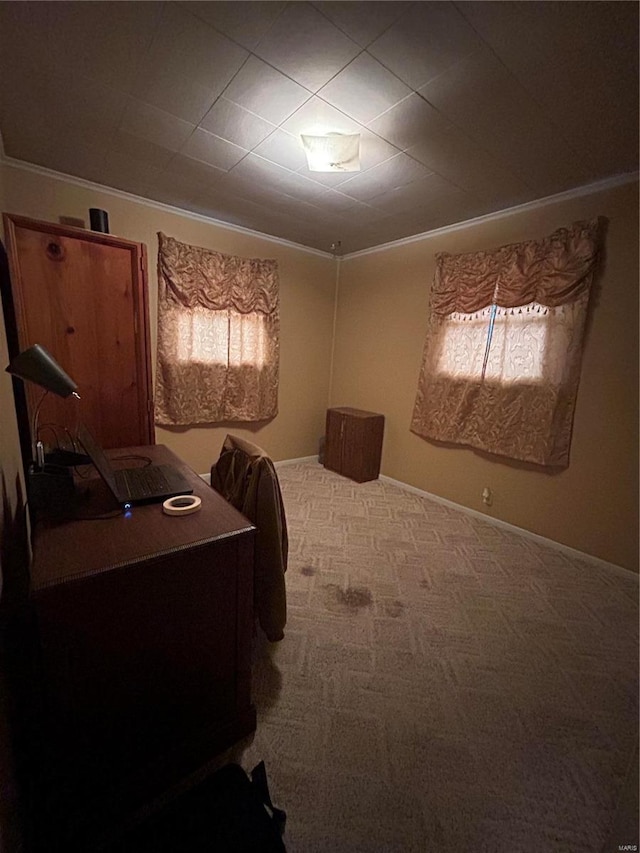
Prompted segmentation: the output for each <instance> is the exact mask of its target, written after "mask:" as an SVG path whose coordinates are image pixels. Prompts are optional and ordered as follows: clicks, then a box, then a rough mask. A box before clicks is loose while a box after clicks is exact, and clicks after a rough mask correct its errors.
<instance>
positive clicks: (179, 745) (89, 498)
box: [31, 445, 256, 851]
mask: <svg viewBox="0 0 640 853" xmlns="http://www.w3.org/2000/svg"><path fill="white" fill-rule="evenodd" d="M126 454H141V455H144V456H147V457H150V458H151V460H152V461H153V462H154V463H160V462H170V463H172V464H174V465H176V466H177V467H179V468H180V469H181V470H182V471H183V473H184V474H185V476H187V477H188V479H189V480H190V482H191V483H192V484H193V489H194V493H195V494H197V495H199V497H200V498H201V499H202V508H201V510H200V511H199V512H197V513H194V514H192V515H188V516H179V517H176V516H168V515H166V514H164V513H163V512H162V504H161V503H157V504H150V505H146V506H140V507H134V508H133V509H132V510H131V511H130V512H128V513H124V514H123V513H118V514H117V515H116V516H115V517H106V518H100V519H95V520H79V518H80V517H82V518H83V519H84V518H87V517H90V516H96V515H105V516H110V514H111V513H113V512H114V511H116V510H117V507H116V504H115V502H114V499H113V497H112V496H111V494H110V493H109V492H108V490H107V489H106V487H105V486H104V484H103V483H102V481H101V480H99V479H97V478H96V477H93V476H92V479H89V480H86V481H85V480H81V481H80V483H79V485H78V492H79V495H80V497H79V501H78V506H77V507H76V509H75V513H76V516H77V517H76V518H72V519H69V520H67V521H58V522H48V523H47V522H39V523H37V525H36V527H35V532H34V542H33V564H32V572H31V598H32V602H33V605H34V608H35V612H36V619H37V624H38V630H39V637H40V648H41V672H42V713H41V733H42V744H41V757H42V768H43V770H42V780H43V782H42V786H41V788H42V792H43V795H42V797H41V798H40V799H41V802H42V803H44V806H43V809H44V814H45V817H51V816H52V815H53V816H55V815H58V816H59V815H60V814H64V815H65V816H66V817H67V818H68V819H66V820H65V826H62V827H56V829H55V832H57V833H59V837H60V838H61V839H62V841H61V843H60V846H59V848H58V847H57V846H55V844H53V843H51V841H52V837H51V835H49V837H48V841H47V845H48V846H46V849H47V850H51V851H53V850H57V849H61V850H62V849H65V851H68V850H72V849H75V847H74V845H76V841H77V845H76V846H77V849H83V847H82V845H83V844H84V845H85V847H84V849H89V848H88V846H87V841H86V840H82V839H83V832H84V830H83V829H82V826H81V824H87V826H88V825H89V824H90V823H91V822H92V821H94V819H95V822H97V823H99V822H100V819H101V818H100V816H102V819H103V820H104V821H106V822H109V821H113V820H114V815H116V816H117V815H118V814H119V813H124V812H126V811H127V809H135V808H136V807H138V806H139V805H140V804H141V803H143V802H144V801H145V800H147V799H148V798H149V797H151V796H154V795H156V794H158V793H160V792H161V791H162V790H163V789H164V788H166V787H167V786H168V785H170V784H171V783H175V782H176V781H178V780H179V779H180V778H181V777H183V776H185V775H187V774H189V773H191V772H194V771H195V770H197V769H198V768H199V767H202V766H203V765H204V764H206V763H207V761H210V760H211V758H212V757H214V756H215V755H216V754H217V753H219V752H221V751H222V750H224V749H226V748H227V747H228V746H230V745H231V744H232V743H234V742H235V741H237V740H238V739H240V738H241V737H243V736H245V735H247V734H249V733H250V732H252V731H253V730H254V729H255V724H256V717H255V709H254V707H253V705H252V703H251V695H250V688H251V641H252V630H253V615H252V606H253V605H252V602H253V586H252V584H253V534H254V532H255V529H254V527H253V526H252V525H251V523H250V522H249V521H248V520H247V519H246V518H245V517H244V516H242V515H241V514H240V513H239V512H237V511H236V510H235V509H234V508H233V507H231V506H230V504H228V503H227V502H226V501H225V500H224V499H223V498H222V497H221V496H220V495H218V493H217V492H215V491H214V490H213V489H211V488H210V487H209V486H208V485H207V484H206V483H204V482H203V481H202V479H201V478H200V477H198V476H197V475H196V474H195V473H194V472H193V471H191V470H190V469H189V468H188V467H187V466H186V465H184V464H183V463H182V462H181V461H180V460H179V459H178V458H177V457H176V456H175V455H174V454H173V453H171V451H169V450H168V449H167V448H166V447H164V446H161V445H156V446H153V447H138V448H128V449H126V450H123V449H119V450H117V451H112V452H111V453H110V455H111V456H112V457H117V456H123V455H126ZM126 464H127V465H131V464H135V463H132V462H130V461H129V462H127V463H126ZM88 470H90V469H88ZM45 822H46V821H45ZM67 824H69V825H70V826H68V825H67ZM65 833H67V834H66V835H65ZM76 836H77V839H76Z"/></svg>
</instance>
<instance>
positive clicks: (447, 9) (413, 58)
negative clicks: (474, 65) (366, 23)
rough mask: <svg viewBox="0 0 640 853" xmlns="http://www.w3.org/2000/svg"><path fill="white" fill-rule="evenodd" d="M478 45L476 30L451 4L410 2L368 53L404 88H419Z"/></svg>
mask: <svg viewBox="0 0 640 853" xmlns="http://www.w3.org/2000/svg"><path fill="white" fill-rule="evenodd" d="M480 45H481V41H480V39H479V38H478V36H477V35H476V33H475V31H474V30H473V28H472V27H471V26H470V25H469V24H468V23H467V21H466V20H465V19H464V18H463V17H462V16H461V15H460V13H459V12H458V10H457V9H456V7H455V6H454V4H453V3H449V2H437V3H411V4H410V5H409V8H408V9H407V11H406V12H405V13H404V14H403V15H402V17H401V18H400V19H399V20H398V21H396V23H395V24H393V26H391V27H390V28H389V29H388V30H387V31H386V32H385V33H384V34H383V35H381V36H380V38H378V39H376V41H374V42H373V44H371V45H369V47H368V51H369V53H370V54H371V55H372V56H375V58H376V59H377V60H378V61H379V62H381V63H382V64H383V65H385V66H386V67H387V68H388V69H389V70H390V71H393V73H394V74H396V75H397V76H398V77H400V79H401V80H404V82H405V83H407V85H409V86H411V87H412V88H413V89H418V88H419V87H420V86H424V84H425V83H427V82H428V81H429V80H432V79H433V78H434V77H436V76H437V75H438V74H441V73H442V72H443V71H446V69H447V68H451V66H453V65H455V64H456V63H457V62H459V61H460V60H461V59H464V57H465V56H467V55H468V54H469V53H472V52H473V51H475V50H477V49H478V48H479V46H480Z"/></svg>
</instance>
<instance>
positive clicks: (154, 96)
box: [131, 67, 219, 124]
mask: <svg viewBox="0 0 640 853" xmlns="http://www.w3.org/2000/svg"><path fill="white" fill-rule="evenodd" d="M218 88H219V87H218ZM218 88H214V89H211V88H210V87H209V86H203V85H202V84H201V83H196V82H195V81H194V80H192V79H191V78H189V77H185V76H184V75H183V74H175V73H174V72H173V71H170V70H169V69H168V68H152V67H148V68H146V69H145V72H144V73H143V74H141V75H140V76H139V77H138V78H137V81H136V83H135V84H134V85H133V87H132V91H131V94H132V95H134V96H136V97H138V98H139V99H140V100H143V101H145V102H146V103H149V104H152V105H153V106H156V107H158V108H159V109H161V110H164V111H165V112H167V113H171V114H172V115H174V116H177V118H181V119H184V121H188V122H190V123H191V124H199V123H200V121H201V120H202V118H203V117H204V116H205V115H206V114H207V112H208V111H209V109H210V108H211V105H212V104H213V102H214V101H215V99H216V97H217V95H218Z"/></svg>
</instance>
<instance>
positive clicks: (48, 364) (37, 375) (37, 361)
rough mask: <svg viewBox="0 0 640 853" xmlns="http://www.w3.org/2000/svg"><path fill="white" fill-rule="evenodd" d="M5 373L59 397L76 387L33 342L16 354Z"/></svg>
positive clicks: (48, 354)
mask: <svg viewBox="0 0 640 853" xmlns="http://www.w3.org/2000/svg"><path fill="white" fill-rule="evenodd" d="M6 371H7V373H11V374H12V375H13V376H18V377H19V378H20V379H24V380H28V381H29V382H35V384H36V385H40V386H41V387H42V388H46V390H47V391H52V392H53V393H54V394H57V395H58V396H59V397H68V396H69V395H70V394H73V392H74V391H75V390H76V388H77V387H78V386H77V385H76V383H75V382H74V381H73V379H72V378H71V377H70V376H69V375H68V374H67V373H65V371H64V370H63V369H62V368H61V367H60V365H59V364H58V362H57V361H56V360H55V359H54V357H53V356H52V355H51V354H50V353H49V352H47V350H46V349H45V348H44V347H43V346H40V344H34V345H33V346H32V347H29V349H26V350H25V351H24V352H21V353H20V355H17V356H16V357H15V358H14V359H13V360H12V361H11V363H10V364H9V366H8V367H7V368H6Z"/></svg>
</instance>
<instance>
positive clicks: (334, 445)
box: [324, 409, 345, 474]
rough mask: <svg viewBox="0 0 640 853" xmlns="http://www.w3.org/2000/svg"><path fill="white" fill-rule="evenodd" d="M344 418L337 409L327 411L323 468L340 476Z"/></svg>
mask: <svg viewBox="0 0 640 853" xmlns="http://www.w3.org/2000/svg"><path fill="white" fill-rule="evenodd" d="M344 429H345V416H344V414H343V413H342V412H340V411H338V409H327V425H326V436H325V447H324V467H325V468H328V469H329V471H336V472H337V473H338V474H342V473H343V471H342V466H343V447H344Z"/></svg>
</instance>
